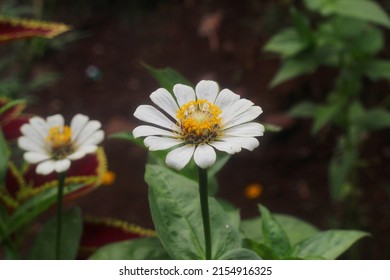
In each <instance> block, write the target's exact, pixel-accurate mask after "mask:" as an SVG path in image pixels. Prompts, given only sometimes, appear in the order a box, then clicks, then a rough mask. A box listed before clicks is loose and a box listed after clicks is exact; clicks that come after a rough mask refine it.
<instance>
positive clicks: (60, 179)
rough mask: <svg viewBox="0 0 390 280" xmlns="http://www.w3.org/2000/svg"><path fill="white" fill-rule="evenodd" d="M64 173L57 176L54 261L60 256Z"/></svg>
mask: <svg viewBox="0 0 390 280" xmlns="http://www.w3.org/2000/svg"><path fill="white" fill-rule="evenodd" d="M65 177H66V173H65V172H61V173H59V174H58V192H57V234H56V251H55V252H56V259H57V260H59V259H60V256H61V231H62V197H63V195H64V185H65Z"/></svg>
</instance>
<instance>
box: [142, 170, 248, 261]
mask: <svg viewBox="0 0 390 280" xmlns="http://www.w3.org/2000/svg"><path fill="white" fill-rule="evenodd" d="M145 180H146V182H147V183H148V185H149V204H150V208H151V212H152V217H153V222H154V224H155V227H156V230H157V233H158V235H159V237H160V239H161V242H162V244H163V245H164V247H165V249H166V250H167V252H168V253H169V255H170V256H171V258H172V259H205V249H204V236H203V228H202V227H199V225H201V224H202V218H201V213H200V205H199V193H198V186H197V184H196V182H195V181H192V180H190V179H188V178H186V177H184V176H182V175H179V174H177V173H175V172H173V171H171V170H169V169H167V168H164V167H161V166H157V165H147V166H146V173H145ZM209 208H210V219H211V221H210V223H211V236H212V244H213V248H212V249H213V250H212V258H213V259H221V258H222V256H224V255H225V254H227V253H228V252H229V251H232V250H236V249H239V248H241V241H242V236H241V234H240V232H239V230H238V228H235V227H234V223H233V222H232V221H231V220H230V218H229V216H228V215H227V214H226V212H225V211H224V210H223V209H222V207H221V206H220V205H219V204H218V202H217V201H216V200H215V199H214V198H212V197H210V198H209Z"/></svg>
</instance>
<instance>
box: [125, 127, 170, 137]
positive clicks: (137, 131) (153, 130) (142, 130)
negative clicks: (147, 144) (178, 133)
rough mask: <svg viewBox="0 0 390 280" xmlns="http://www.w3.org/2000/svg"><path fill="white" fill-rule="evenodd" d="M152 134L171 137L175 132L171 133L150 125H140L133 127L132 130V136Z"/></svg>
mask: <svg viewBox="0 0 390 280" xmlns="http://www.w3.org/2000/svg"><path fill="white" fill-rule="evenodd" d="M152 135H161V136H171V137H174V136H175V134H174V133H172V132H171V131H168V130H165V129H161V128H158V127H154V126H150V125H140V126H137V127H136V128H134V130H133V136H134V138H138V137H145V136H152Z"/></svg>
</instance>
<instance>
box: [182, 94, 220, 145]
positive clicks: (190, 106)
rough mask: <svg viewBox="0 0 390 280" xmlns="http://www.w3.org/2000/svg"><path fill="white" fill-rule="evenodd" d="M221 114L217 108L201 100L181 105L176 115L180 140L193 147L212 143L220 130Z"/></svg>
mask: <svg viewBox="0 0 390 280" xmlns="http://www.w3.org/2000/svg"><path fill="white" fill-rule="evenodd" d="M221 113H222V110H221V109H219V108H218V106H216V105H214V104H212V103H210V102H209V101H207V100H203V99H198V100H196V101H190V102H188V103H187V104H184V105H182V106H181V107H180V109H179V110H178V111H177V113H176V118H177V120H178V123H177V124H178V126H179V127H180V129H181V133H180V134H181V137H182V139H183V140H184V141H185V143H186V144H193V145H200V144H204V143H209V142H212V141H214V140H215V139H216V138H217V137H218V135H219V132H220V130H221V118H220V114H221Z"/></svg>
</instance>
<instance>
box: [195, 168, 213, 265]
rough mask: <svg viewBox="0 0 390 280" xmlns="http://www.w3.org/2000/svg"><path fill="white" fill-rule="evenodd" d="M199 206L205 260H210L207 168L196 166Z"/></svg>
mask: <svg viewBox="0 0 390 280" xmlns="http://www.w3.org/2000/svg"><path fill="white" fill-rule="evenodd" d="M198 176H199V196H200V208H201V210H202V220H203V230H204V240H205V250H206V260H211V231H210V215H209V202H208V187H207V170H206V169H203V168H200V167H198Z"/></svg>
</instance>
